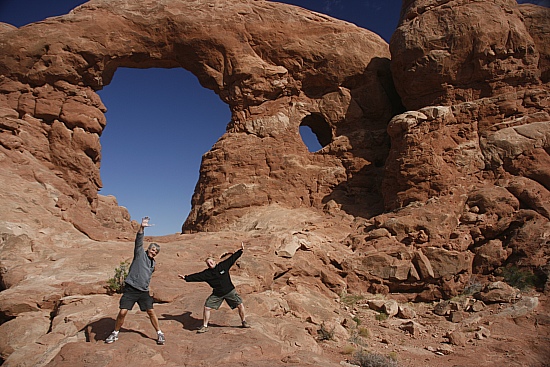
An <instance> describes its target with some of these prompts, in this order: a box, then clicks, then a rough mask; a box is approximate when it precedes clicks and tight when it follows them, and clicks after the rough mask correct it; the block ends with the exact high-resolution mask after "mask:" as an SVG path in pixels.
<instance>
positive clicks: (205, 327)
mask: <svg viewBox="0 0 550 367" xmlns="http://www.w3.org/2000/svg"><path fill="white" fill-rule="evenodd" d="M207 331H208V326H204V325H203V326H201V328H200V329H199V330H197V334H202V333H206V332H207Z"/></svg>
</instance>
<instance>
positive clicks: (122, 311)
mask: <svg viewBox="0 0 550 367" xmlns="http://www.w3.org/2000/svg"><path fill="white" fill-rule="evenodd" d="M127 313H128V310H127V309H125V308H121V309H120V311H118V317H121V318H124V317H126V314H127Z"/></svg>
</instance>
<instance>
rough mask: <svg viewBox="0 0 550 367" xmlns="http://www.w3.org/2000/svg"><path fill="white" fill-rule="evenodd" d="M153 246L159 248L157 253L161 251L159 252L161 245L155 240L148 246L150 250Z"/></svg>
mask: <svg viewBox="0 0 550 367" xmlns="http://www.w3.org/2000/svg"><path fill="white" fill-rule="evenodd" d="M152 247H154V248H156V249H157V253H159V252H160V246H159V244H158V243H154V242H153V243H151V244H150V245H149V247H148V248H147V249H148V250H149V249H150V248H152Z"/></svg>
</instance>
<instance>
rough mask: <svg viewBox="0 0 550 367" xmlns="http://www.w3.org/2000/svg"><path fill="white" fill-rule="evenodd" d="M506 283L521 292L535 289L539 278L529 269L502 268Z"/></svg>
mask: <svg viewBox="0 0 550 367" xmlns="http://www.w3.org/2000/svg"><path fill="white" fill-rule="evenodd" d="M501 270H502V276H503V277H504V281H505V282H506V283H508V284H509V285H511V286H512V287H516V288H518V289H520V290H522V291H523V290H526V289H529V288H534V287H535V284H536V282H537V276H536V275H535V274H533V272H532V271H531V270H529V269H521V268H518V267H517V266H510V267H507V268H501Z"/></svg>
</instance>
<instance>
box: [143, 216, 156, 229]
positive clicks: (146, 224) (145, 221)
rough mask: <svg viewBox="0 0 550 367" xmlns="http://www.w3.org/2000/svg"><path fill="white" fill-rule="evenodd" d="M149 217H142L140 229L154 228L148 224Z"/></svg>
mask: <svg viewBox="0 0 550 367" xmlns="http://www.w3.org/2000/svg"><path fill="white" fill-rule="evenodd" d="M149 219H150V218H149V217H144V218H142V219H141V226H142V227H151V226H154V224H149Z"/></svg>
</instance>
